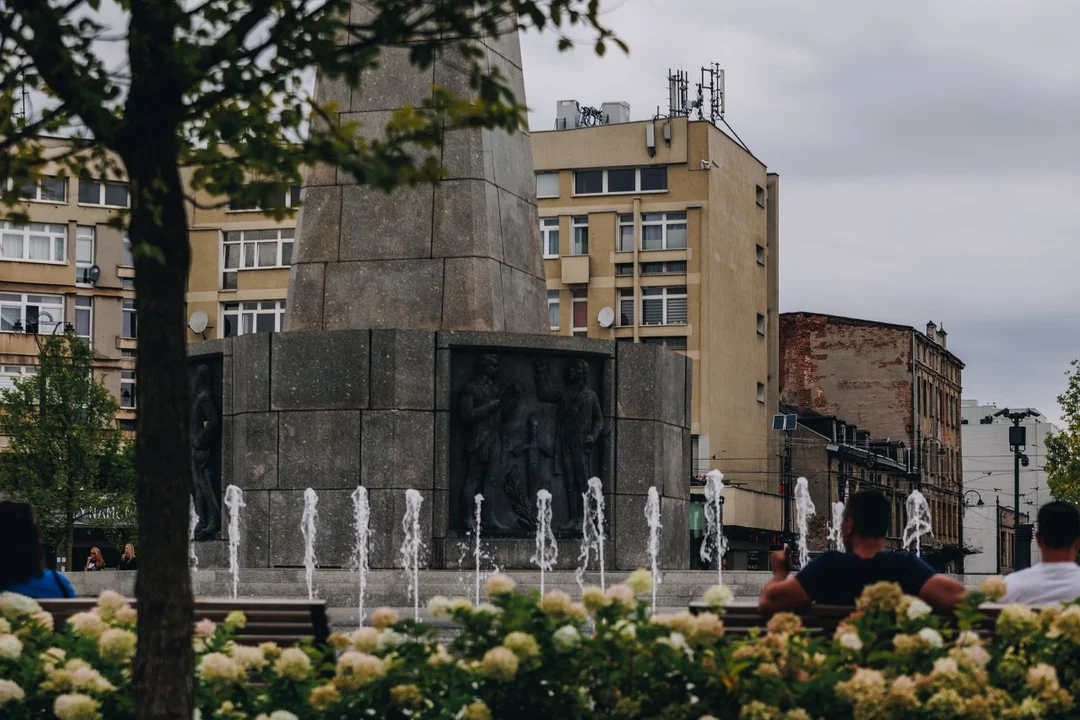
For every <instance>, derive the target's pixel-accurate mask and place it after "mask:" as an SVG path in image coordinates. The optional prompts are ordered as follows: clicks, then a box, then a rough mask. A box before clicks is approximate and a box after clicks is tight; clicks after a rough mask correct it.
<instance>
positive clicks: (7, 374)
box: [0, 363, 38, 390]
mask: <svg viewBox="0 0 1080 720" xmlns="http://www.w3.org/2000/svg"><path fill="white" fill-rule="evenodd" d="M37 374H38V366H37V365H16V364H10V365H9V364H7V363H4V364H3V365H0V389H5V390H10V389H14V388H15V380H17V379H19V380H21V379H22V378H25V377H32V376H34V375H37Z"/></svg>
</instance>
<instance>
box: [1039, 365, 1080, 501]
mask: <svg viewBox="0 0 1080 720" xmlns="http://www.w3.org/2000/svg"><path fill="white" fill-rule="evenodd" d="M1072 367H1073V370H1072V371H1070V372H1067V373H1065V376H1066V378H1068V381H1067V383H1066V386H1065V392H1063V393H1062V394H1061V395H1058V399H1057V400H1058V404H1059V405H1061V417H1062V420H1063V421H1064V422H1065V427H1064V428H1063V429H1062V431H1061V432H1060V433H1055V434H1053V435H1050V436H1048V437H1047V438H1046V461H1045V467H1046V476H1047V477H1046V482H1047V485H1048V486H1049V487H1050V493H1051V494H1052V495H1053V497H1054V499H1055V500H1064V501H1065V502H1069V503H1072V504H1073V505H1080V360H1073V362H1072Z"/></svg>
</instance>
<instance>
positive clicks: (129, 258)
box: [120, 230, 135, 286]
mask: <svg viewBox="0 0 1080 720" xmlns="http://www.w3.org/2000/svg"><path fill="white" fill-rule="evenodd" d="M122 250H123V256H122V257H121V259H120V264H121V265H123V266H124V267H135V248H134V247H133V246H132V245H131V236H130V235H128V231H127V230H125V231H124V242H123V246H122ZM132 286H134V283H132Z"/></svg>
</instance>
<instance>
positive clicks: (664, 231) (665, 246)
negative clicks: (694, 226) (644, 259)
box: [641, 210, 690, 252]
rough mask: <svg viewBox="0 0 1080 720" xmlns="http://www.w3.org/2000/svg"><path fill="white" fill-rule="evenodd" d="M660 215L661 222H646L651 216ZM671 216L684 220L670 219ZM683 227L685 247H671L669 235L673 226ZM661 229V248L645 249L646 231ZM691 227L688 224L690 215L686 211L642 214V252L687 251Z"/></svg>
mask: <svg viewBox="0 0 1080 720" xmlns="http://www.w3.org/2000/svg"><path fill="white" fill-rule="evenodd" d="M656 215H659V216H660V219H659V220H646V218H648V217H650V216H656ZM669 215H682V218H681V219H680V218H678V217H675V218H670V217H668V216H669ZM678 225H681V226H682V228H683V245H682V247H671V245H670V244H669V239H668V233H669V229H670V227H672V226H678ZM654 227H659V228H660V247H656V248H647V247H645V235H646V232H645V229H646V228H654ZM689 230H690V226H689V223H688V214H687V212H686V211H685V210H673V211H669V212H655V213H642V214H641V251H642V252H657V251H660V250H686V248H687V246H688V245H689V244H690V238H689Z"/></svg>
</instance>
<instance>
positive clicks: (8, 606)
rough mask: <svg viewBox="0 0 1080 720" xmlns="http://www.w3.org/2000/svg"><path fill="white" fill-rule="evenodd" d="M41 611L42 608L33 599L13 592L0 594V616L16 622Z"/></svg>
mask: <svg viewBox="0 0 1080 720" xmlns="http://www.w3.org/2000/svg"><path fill="white" fill-rule="evenodd" d="M40 611H41V606H40V605H38V603H37V601H36V600H34V599H32V598H28V597H26V596H25V595H19V594H18V593H12V592H4V593H0V615H3V616H4V617H6V618H8V619H10V620H16V619H18V618H20V617H23V616H25V615H33V614H34V613H36V612H40Z"/></svg>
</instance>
